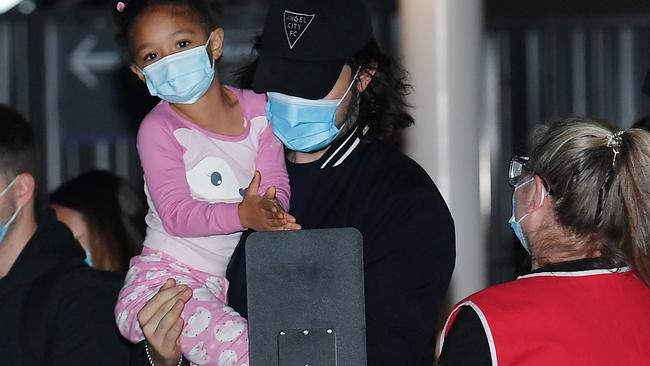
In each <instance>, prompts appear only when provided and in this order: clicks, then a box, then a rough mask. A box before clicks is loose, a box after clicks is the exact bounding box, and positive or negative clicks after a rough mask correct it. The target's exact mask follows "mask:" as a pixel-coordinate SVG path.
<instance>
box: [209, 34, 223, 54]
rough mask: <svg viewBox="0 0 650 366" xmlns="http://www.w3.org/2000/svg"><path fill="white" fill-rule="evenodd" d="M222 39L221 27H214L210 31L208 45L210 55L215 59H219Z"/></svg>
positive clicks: (221, 50) (221, 51)
mask: <svg viewBox="0 0 650 366" xmlns="http://www.w3.org/2000/svg"><path fill="white" fill-rule="evenodd" d="M223 40H224V33H223V28H215V30H213V31H212V33H210V44H209V45H208V46H209V47H210V55H211V56H212V59H213V60H215V61H216V60H218V59H220V58H221V55H222V54H223Z"/></svg>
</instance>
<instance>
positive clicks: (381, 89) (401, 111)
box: [235, 35, 413, 142]
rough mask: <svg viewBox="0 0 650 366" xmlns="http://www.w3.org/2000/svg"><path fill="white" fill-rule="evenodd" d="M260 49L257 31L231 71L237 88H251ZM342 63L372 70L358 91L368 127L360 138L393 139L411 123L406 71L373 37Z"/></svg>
mask: <svg viewBox="0 0 650 366" xmlns="http://www.w3.org/2000/svg"><path fill="white" fill-rule="evenodd" d="M260 49H261V35H258V36H257V37H256V39H255V41H254V45H253V51H252V53H253V56H252V58H251V60H250V61H249V62H248V63H246V64H244V65H243V66H242V67H240V68H239V69H238V70H237V72H236V74H235V76H236V78H237V80H238V84H239V87H240V88H243V89H251V87H252V83H253V77H254V74H255V68H256V66H257V55H258V53H259V50H260ZM345 63H346V65H348V66H350V68H351V69H352V70H356V69H358V68H359V67H360V68H361V72H360V73H363V72H369V71H374V72H375V74H374V76H373V78H372V81H371V82H370V84H369V85H368V87H367V88H366V90H365V91H364V92H362V93H361V94H360V95H359V97H360V103H359V121H362V122H364V123H367V124H368V126H369V127H370V130H369V131H368V133H367V134H366V135H365V136H364V138H366V139H379V140H385V141H390V142H393V141H395V140H396V139H397V138H398V137H399V132H400V131H401V130H403V129H405V128H407V127H409V126H411V125H412V124H413V116H411V114H410V113H409V111H408V109H409V108H410V105H409V104H408V103H407V102H406V96H408V95H409V94H410V93H411V91H412V87H411V85H410V84H408V83H407V81H406V79H407V76H408V75H407V72H406V71H405V70H404V69H403V68H402V66H401V65H400V64H399V63H398V62H397V61H396V60H395V59H393V58H392V57H391V56H389V55H387V54H386V53H384V52H383V51H382V50H381V48H380V47H379V45H378V44H377V41H376V40H375V39H374V38H373V39H371V40H370V41H369V42H368V43H367V44H366V45H365V46H364V47H363V48H362V49H361V50H359V51H358V52H357V53H356V54H354V55H353V56H351V57H349V58H348V59H347V60H345Z"/></svg>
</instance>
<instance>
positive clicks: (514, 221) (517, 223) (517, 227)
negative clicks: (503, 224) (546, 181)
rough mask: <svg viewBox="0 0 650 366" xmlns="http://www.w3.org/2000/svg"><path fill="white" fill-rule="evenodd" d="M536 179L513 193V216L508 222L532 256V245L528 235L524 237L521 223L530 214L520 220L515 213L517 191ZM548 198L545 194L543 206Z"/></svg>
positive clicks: (530, 180)
mask: <svg viewBox="0 0 650 366" xmlns="http://www.w3.org/2000/svg"><path fill="white" fill-rule="evenodd" d="M534 180H535V178H530V179H529V180H527V181H525V182H523V183H521V184H519V185H517V186H516V187H515V191H514V192H512V216H511V217H510V220H508V223H509V224H510V227H512V231H514V232H515V235H516V236H517V239H519V242H520V243H521V245H522V246H523V247H524V249H526V252H528V254H529V255H530V243H528V239H526V235H524V231H523V230H522V228H521V222H522V221H523V220H524V219H525V218H526V217H528V213H526V214H525V215H524V216H522V217H520V218H519V220H517V218H516V217H515V212H516V209H515V207H516V203H515V195H516V194H517V190H518V189H519V188H521V187H523V186H525V185H526V184H528V183H530V182H533V181H534ZM545 197H546V193H545V192H543V194H542V199H541V201H540V203H539V205H540V206H541V205H542V204H543V203H544V198H545Z"/></svg>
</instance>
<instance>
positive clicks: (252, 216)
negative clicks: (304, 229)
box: [239, 171, 300, 231]
mask: <svg viewBox="0 0 650 366" xmlns="http://www.w3.org/2000/svg"><path fill="white" fill-rule="evenodd" d="M260 181H261V176H260V173H259V172H258V171H256V172H255V176H254V177H253V180H252V181H251V184H250V185H249V186H248V188H247V189H246V193H245V194H244V199H243V200H242V202H241V203H240V204H239V221H240V222H241V224H242V226H243V227H245V228H248V229H253V230H255V231H280V230H297V229H299V228H300V226H299V225H297V224H296V219H295V217H293V216H291V215H289V214H288V213H286V212H285V211H284V210H283V209H282V207H280V205H279V204H278V201H277V199H276V198H275V188H273V187H271V188H269V189H268V190H267V191H266V193H265V194H264V196H263V197H262V196H260V195H259V194H258V192H259V189H260Z"/></svg>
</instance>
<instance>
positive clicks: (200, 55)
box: [141, 35, 214, 104]
mask: <svg viewBox="0 0 650 366" xmlns="http://www.w3.org/2000/svg"><path fill="white" fill-rule="evenodd" d="M210 37H212V35H210ZM209 44H210V38H208V41H207V42H206V44H205V47H202V46H199V47H194V48H190V49H189V50H186V51H182V52H177V53H174V54H172V55H169V56H166V57H164V58H162V59H160V60H159V61H157V62H155V63H153V64H151V65H149V66H147V67H145V68H144V69H142V70H141V72H142V74H143V75H144V78H145V82H146V83H147V88H148V89H149V93H150V94H151V95H152V96H154V97H158V98H160V99H162V100H165V101H167V102H169V103H179V104H194V103H196V101H198V100H199V99H200V98H201V97H202V96H203V95H204V94H205V93H206V92H207V91H208V89H209V88H210V85H212V80H213V79H214V63H213V62H212V61H211V57H210V56H209V54H208V50H207V47H208V45H209Z"/></svg>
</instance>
